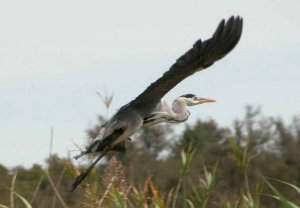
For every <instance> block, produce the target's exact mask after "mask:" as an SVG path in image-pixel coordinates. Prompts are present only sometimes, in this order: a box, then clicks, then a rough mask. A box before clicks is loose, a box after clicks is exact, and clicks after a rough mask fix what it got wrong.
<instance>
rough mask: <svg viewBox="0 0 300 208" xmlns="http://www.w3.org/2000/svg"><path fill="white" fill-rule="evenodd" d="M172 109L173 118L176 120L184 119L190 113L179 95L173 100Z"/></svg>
mask: <svg viewBox="0 0 300 208" xmlns="http://www.w3.org/2000/svg"><path fill="white" fill-rule="evenodd" d="M172 111H173V113H174V119H175V120H178V121H185V120H187V119H188V117H189V115H190V112H189V111H188V110H187V108H186V102H185V100H184V99H183V98H181V97H179V98H177V99H175V100H174V102H173V104H172Z"/></svg>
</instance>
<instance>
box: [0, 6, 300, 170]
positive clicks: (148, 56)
mask: <svg viewBox="0 0 300 208" xmlns="http://www.w3.org/2000/svg"><path fill="white" fill-rule="evenodd" d="M299 10H300V1H299V0H287V1H281V0H251V1H240V0H224V1H216V0H213V1H203V0H190V1H183V0H182V1H179V0H165V1H141V0H138V1H130V0H127V1H114V0H112V1H104V0H103V1H102V0H97V1H75V0H72V1H65V0H59V1H56V0H51V1H47V2H46V1H39V0H37V1H33V0H26V1H23V0H22V1H21V0H19V1H2V2H1V3H0V27H1V32H0V70H1V76H0V163H2V164H4V165H6V166H10V167H12V166H15V165H25V166H27V167H29V166H30V165H31V164H32V163H42V162H43V161H44V159H45V157H47V155H48V152H49V143H50V141H49V137H50V136H49V135H50V129H51V127H52V126H53V127H54V146H53V152H55V153H59V154H60V155H61V156H66V155H67V152H68V150H73V149H76V148H75V147H74V145H73V143H72V142H73V141H74V142H76V143H78V144H84V141H85V130H86V129H87V128H88V127H89V126H91V125H92V124H94V123H95V121H96V115H97V114H104V113H105V110H104V107H103V105H102V103H101V100H100V99H99V97H98V96H97V94H96V93H95V91H99V92H102V93H103V92H104V91H105V90H106V91H107V92H108V93H114V101H113V106H112V109H111V112H110V114H112V113H114V111H115V109H118V108H119V107H120V106H122V105H123V104H126V103H127V102H128V101H130V100H131V99H133V98H134V97H135V96H137V95H138V94H139V93H140V92H142V91H143V90H144V89H145V88H146V87H147V86H148V84H150V83H151V82H153V81H154V80H156V79H157V78H158V77H159V76H161V74H162V73H163V72H164V71H166V70H168V68H169V67H170V66H171V64H173V63H174V61H175V60H176V59H177V58H178V57H179V56H181V55H182V54H183V53H184V52H185V51H186V50H188V49H189V48H190V47H191V46H192V45H193V44H194V42H195V41H196V40H197V39H199V38H203V39H206V38H209V37H210V36H211V34H212V33H213V32H214V30H215V28H216V26H217V25H218V23H219V22H220V20H221V19H222V18H228V17H230V16H231V15H241V16H242V17H243V18H244V30H243V35H242V39H241V41H240V43H239V44H238V46H237V47H236V48H235V49H234V50H233V51H232V52H231V53H230V54H229V55H228V56H226V57H225V58H224V59H222V60H221V61H219V62H218V63H216V64H215V65H213V66H212V67H211V68H209V69H208V70H206V71H203V72H200V73H197V74H195V75H193V76H192V77H190V78H188V79H186V80H184V81H183V82H182V83H180V84H179V85H178V86H176V87H175V88H174V89H173V90H172V92H170V93H169V94H168V95H167V97H166V98H167V100H168V101H169V102H171V101H172V100H173V99H174V98H175V97H177V96H179V95H182V94H186V93H194V94H197V95H199V96H202V97H209V98H214V99H216V100H217V101H218V102H217V103H213V104H207V105H202V106H196V107H193V108H191V109H190V111H191V112H192V115H191V117H190V119H189V121H188V124H193V122H194V121H195V120H196V119H197V118H201V119H207V118H213V119H215V120H216V121H217V122H218V123H220V124H222V125H224V126H230V125H231V123H232V120H233V119H234V118H237V117H241V116H242V115H243V112H244V106H245V105H247V104H252V105H255V106H258V105H260V106H262V107H263V112H264V113H265V114H266V115H270V116H281V117H283V118H284V119H285V120H287V121H288V120H289V119H290V118H291V117H292V116H294V115H299V108H300V81H299V80H300V69H299V66H300V15H299ZM182 125H183V124H181V125H179V127H176V128H180V126H182Z"/></svg>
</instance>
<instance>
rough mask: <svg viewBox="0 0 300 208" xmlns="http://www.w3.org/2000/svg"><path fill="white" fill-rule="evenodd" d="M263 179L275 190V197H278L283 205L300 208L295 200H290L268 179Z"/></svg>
mask: <svg viewBox="0 0 300 208" xmlns="http://www.w3.org/2000/svg"><path fill="white" fill-rule="evenodd" d="M263 180H264V181H265V183H266V184H267V185H268V186H269V187H270V189H271V190H272V191H273V192H274V194H275V196H273V197H274V198H276V199H277V200H278V201H280V202H281V204H282V205H283V207H285V208H300V207H299V206H297V205H296V204H294V203H293V202H291V201H289V200H288V199H287V198H286V197H285V196H283V195H282V194H281V193H280V192H279V191H278V190H277V189H276V188H275V187H274V186H273V185H272V184H271V183H270V182H269V181H268V180H267V179H265V178H263Z"/></svg>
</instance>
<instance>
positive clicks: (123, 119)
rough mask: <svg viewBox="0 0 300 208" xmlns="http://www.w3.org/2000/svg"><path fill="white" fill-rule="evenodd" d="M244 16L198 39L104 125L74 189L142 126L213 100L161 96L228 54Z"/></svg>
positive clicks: (174, 119)
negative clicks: (92, 157)
mask: <svg viewBox="0 0 300 208" xmlns="http://www.w3.org/2000/svg"><path fill="white" fill-rule="evenodd" d="M242 28H243V20H242V18H240V17H239V16H238V17H233V16H232V17H230V18H229V20H228V21H227V22H225V20H222V21H221V22H220V24H219V26H218V27H217V29H216V31H215V33H214V34H213V36H212V37H211V38H210V39H208V40H205V41H202V40H198V41H197V42H196V43H195V44H194V45H193V48H192V49H190V50H189V51H187V52H186V53H185V54H184V55H183V56H181V57H180V58H179V59H177V61H176V62H175V63H174V64H173V65H172V66H171V68H170V69H169V70H168V71H167V72H165V73H164V74H163V76H162V77H160V78H159V79H158V80H156V81H155V82H154V83H152V84H151V85H150V86H149V87H148V88H147V89H146V90H145V91H144V92H142V93H141V94H140V95H139V96H137V97H136V98H135V99H134V100H132V101H131V102H129V103H128V104H127V105H125V106H123V107H122V108H120V110H119V111H118V112H117V113H116V114H115V115H114V116H113V117H112V118H111V119H110V120H109V121H108V123H107V124H106V125H105V126H104V128H103V131H102V134H101V137H100V138H99V139H98V140H96V141H95V142H94V143H93V144H92V145H90V146H89V147H88V148H87V150H86V151H85V152H83V153H82V154H80V155H79V156H78V157H77V158H79V157H81V156H82V155H85V154H88V153H91V152H100V155H99V156H98V158H97V159H96V160H95V161H94V162H93V163H92V164H91V166H90V167H89V168H88V169H87V170H86V171H85V172H84V173H83V174H81V175H80V176H78V177H77V178H76V180H75V182H74V183H73V186H72V191H73V190H74V189H75V188H76V187H77V186H78V185H79V184H80V183H81V181H82V180H83V179H84V178H85V177H86V176H87V175H88V173H89V171H90V170H91V169H92V168H93V167H94V165H95V164H96V163H97V162H98V161H99V160H100V159H101V158H102V157H103V156H104V155H105V154H106V153H107V152H108V151H110V150H118V149H121V150H124V151H125V148H126V147H125V141H126V140H127V139H128V138H130V136H131V135H132V134H134V133H135V132H137V131H138V130H139V129H140V128H141V127H144V126H151V125H155V124H157V123H161V122H169V123H178V122H183V121H185V120H187V119H188V117H189V115H190V113H189V111H188V110H187V109H186V106H192V105H197V104H201V103H204V102H213V100H210V99H204V98H199V97H197V96H195V95H193V94H186V95H183V96H180V97H178V98H177V99H176V100H175V101H174V102H173V104H172V107H169V106H168V105H167V103H166V102H165V101H164V100H163V99H162V98H163V97H164V96H165V94H166V93H168V92H169V91H170V90H171V89H172V88H173V87H175V86H176V85H177V84H178V83H179V82H181V81H182V80H184V79H185V78H187V77H188V76H191V75H192V74H194V73H196V72H198V71H201V70H203V69H205V68H207V67H209V66H211V65H212V64H213V63H214V62H216V61H218V60H219V59H221V58H223V57H224V56H225V55H226V54H228V53H229V52H230V51H231V50H232V49H233V48H234V47H235V46H236V44H237V43H238V42H239V39H240V37H241V34H242Z"/></svg>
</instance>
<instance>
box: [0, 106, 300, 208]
mask: <svg viewBox="0 0 300 208" xmlns="http://www.w3.org/2000/svg"><path fill="white" fill-rule="evenodd" d="M103 122H104V119H103V118H102V117H99V123H98V124H97V125H96V126H95V127H94V128H92V129H90V130H88V131H87V138H88V139H89V140H93V139H94V138H95V137H96V135H97V133H98V131H99V129H100V127H101V124H102V123H103ZM182 132H183V133H182V135H176V134H174V132H173V131H172V129H171V128H170V127H169V126H164V125H163V126H158V127H156V128H151V129H145V130H143V131H142V132H140V133H139V134H138V135H136V138H135V139H134V140H133V142H130V141H128V148H127V152H126V154H122V153H116V152H112V153H109V155H107V157H106V160H107V162H106V163H105V164H104V163H101V164H99V165H98V166H97V168H95V169H94V170H93V171H92V173H91V174H90V176H89V177H88V178H87V180H85V181H84V183H83V184H82V185H81V186H80V187H79V188H78V190H76V191H74V193H72V194H71V193H70V187H71V184H72V182H73V180H74V178H75V176H76V175H78V174H79V173H80V172H82V170H83V169H84V168H85V167H86V166H87V165H88V164H89V163H90V162H91V160H92V156H91V158H86V159H83V160H81V162H82V164H81V165H79V166H77V165H74V164H73V160H72V159H69V158H59V157H58V156H56V155H52V156H51V157H50V158H48V159H47V161H46V162H47V170H45V168H43V167H41V166H40V165H37V164H36V165H33V166H32V167H31V168H30V169H25V168H22V167H16V168H13V169H7V168H6V167H4V166H1V165H0V207H5V208H6V207H10V208H18V207H52V208H54V207H56V208H58V207H93V208H94V207H95V208H96V207H128V208H139V207H145V208H146V207H149V208H150V207H158V208H167V207H168V208H169V207H170V208H173V207H177V208H181V207H183V208H193V207H194V208H199V207H207V208H209V207H224V208H231V207H245V208H263V207H291V208H295V207H300V188H299V187H300V159H299V158H300V151H299V149H300V118H299V117H295V118H294V119H293V120H292V121H291V122H290V124H285V123H284V122H283V121H282V120H281V119H280V118H273V117H264V116H263V115H262V114H261V112H260V109H259V108H257V109H254V108H252V107H247V108H246V113H245V116H244V118H242V119H239V120H235V121H234V123H233V127H231V128H224V127H220V126H218V124H217V123H216V122H215V121H213V120H208V121H202V120H198V121H197V122H196V123H195V124H194V125H193V126H186V127H185V128H184V129H183V131H182ZM163 153H166V154H163Z"/></svg>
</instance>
